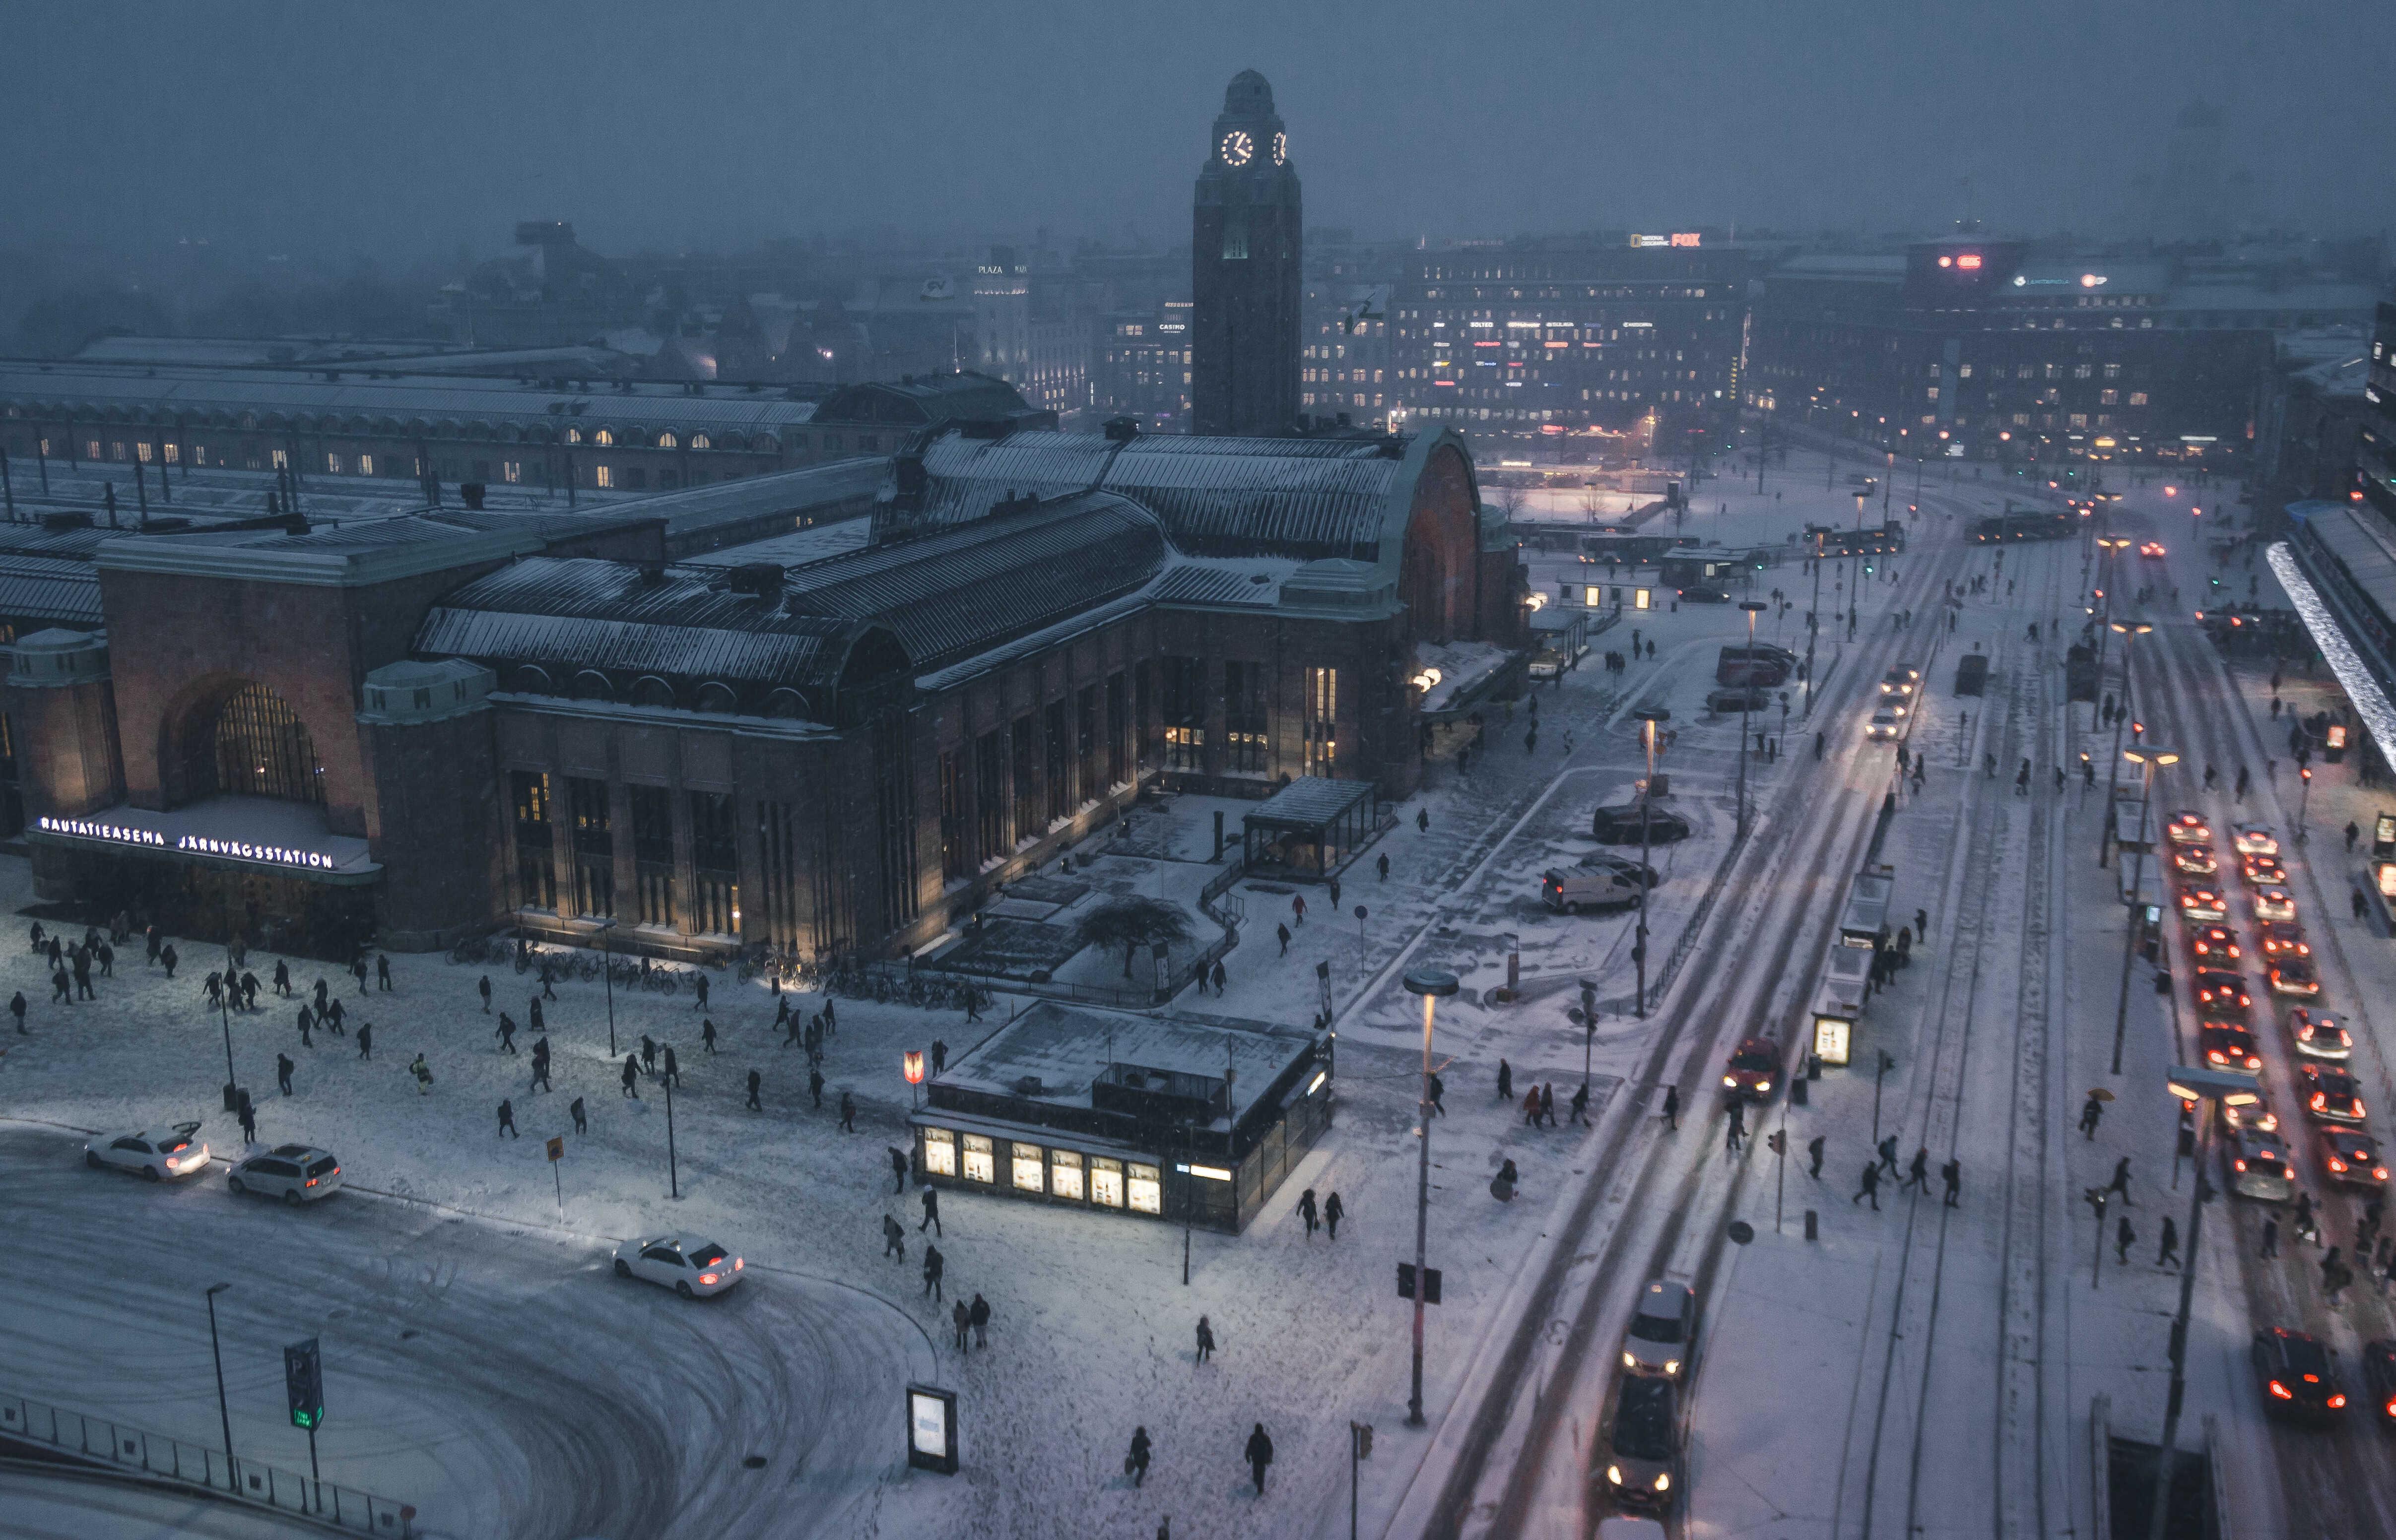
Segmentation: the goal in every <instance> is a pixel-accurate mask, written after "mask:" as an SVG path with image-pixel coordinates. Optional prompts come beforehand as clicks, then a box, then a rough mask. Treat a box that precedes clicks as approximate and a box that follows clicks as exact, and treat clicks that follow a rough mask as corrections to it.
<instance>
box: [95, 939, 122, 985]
mask: <svg viewBox="0 0 2396 1540" xmlns="http://www.w3.org/2000/svg"><path fill="white" fill-rule="evenodd" d="M92 951H93V954H94V955H95V956H97V957H98V958H99V959H100V973H101V974H102V975H103V976H107V977H109V978H114V977H115V976H116V949H115V948H113V947H112V946H110V945H109V944H108V943H107V942H105V941H102V942H101V943H100V945H98V946H97V947H94V948H93V949H92Z"/></svg>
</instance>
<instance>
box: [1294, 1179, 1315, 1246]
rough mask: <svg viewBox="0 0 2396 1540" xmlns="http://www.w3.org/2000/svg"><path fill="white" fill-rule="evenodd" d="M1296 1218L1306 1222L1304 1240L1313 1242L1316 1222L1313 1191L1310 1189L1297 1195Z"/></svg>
mask: <svg viewBox="0 0 2396 1540" xmlns="http://www.w3.org/2000/svg"><path fill="white" fill-rule="evenodd" d="M1298 1217H1299V1218H1300V1219H1302V1220H1304V1221H1305V1222H1306V1238H1307V1239H1308V1240H1309V1241H1311V1240H1313V1239H1314V1227H1315V1223H1316V1220H1315V1211H1314V1189H1313V1188H1307V1189H1306V1190H1305V1191H1304V1192H1301V1193H1299V1194H1298Z"/></svg>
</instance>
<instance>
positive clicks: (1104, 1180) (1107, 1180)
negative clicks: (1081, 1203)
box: [1090, 1155, 1124, 1208]
mask: <svg viewBox="0 0 2396 1540" xmlns="http://www.w3.org/2000/svg"><path fill="white" fill-rule="evenodd" d="M1090 1201H1091V1202H1093V1203H1102V1204H1104V1205H1105V1206H1107V1207H1108V1208H1121V1207H1123V1206H1124V1177H1123V1162H1121V1161H1111V1160H1109V1159H1108V1158H1107V1157H1105V1156H1104V1155H1093V1156H1091V1157H1090Z"/></svg>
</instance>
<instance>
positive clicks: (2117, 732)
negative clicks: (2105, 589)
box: [2097, 620, 2155, 867]
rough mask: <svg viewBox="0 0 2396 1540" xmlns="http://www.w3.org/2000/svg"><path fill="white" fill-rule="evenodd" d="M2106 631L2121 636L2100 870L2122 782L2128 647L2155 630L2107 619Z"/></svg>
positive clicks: (2099, 839)
mask: <svg viewBox="0 0 2396 1540" xmlns="http://www.w3.org/2000/svg"><path fill="white" fill-rule="evenodd" d="M2105 624H2106V629H2107V630H2109V631H2118V632H2120V633H2121V637H2122V714H2121V715H2120V716H2117V717H2115V718H2114V719H2113V768H2112V769H2111V770H2110V771H2108V772H2106V775H2105V815H2104V816H2103V817H2102V818H2100V819H2099V820H2098V821H2097V865H2098V866H2099V867H2102V866H2103V865H2104V864H2105V862H2106V859H2107V856H2108V852H2109V851H2110V848H2111V845H2112V840H2113V792H2114V790H2115V789H2116V788H2118V787H2119V786H2120V784H2121V780H2122V724H2123V722H2125V721H2127V720H2128V719H2129V715H2130V644H2131V643H2133V642H2136V640H2137V639H2138V638H2139V637H2141V636H2144V635H2146V634H2147V633H2148V632H2149V631H2153V630H2154V629H2155V628H2154V627H2153V626H2151V625H2150V624H2149V623H2147V622H2146V621H2144V620H2109V621H2107V622H2106V623H2105ZM2140 816H2142V817H2143V816H2144V815H2143V814H2142V815H2140Z"/></svg>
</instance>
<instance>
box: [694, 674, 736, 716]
mask: <svg viewBox="0 0 2396 1540" xmlns="http://www.w3.org/2000/svg"><path fill="white" fill-rule="evenodd" d="M739 709H740V695H739V691H737V690H735V689H733V687H732V686H731V685H729V684H723V683H721V682H719V681H716V680H712V679H711V680H709V681H708V682H707V683H706V684H701V685H700V686H699V710H702V711H737V710H739Z"/></svg>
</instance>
